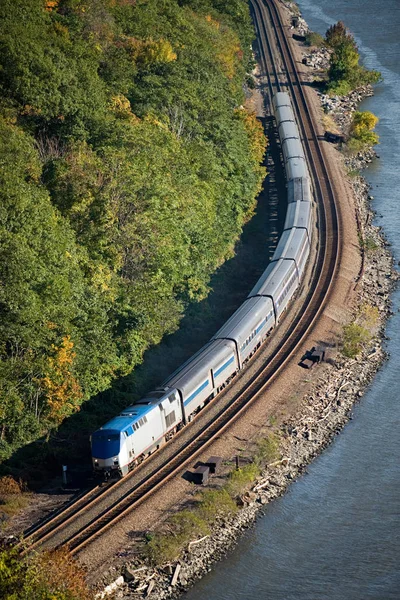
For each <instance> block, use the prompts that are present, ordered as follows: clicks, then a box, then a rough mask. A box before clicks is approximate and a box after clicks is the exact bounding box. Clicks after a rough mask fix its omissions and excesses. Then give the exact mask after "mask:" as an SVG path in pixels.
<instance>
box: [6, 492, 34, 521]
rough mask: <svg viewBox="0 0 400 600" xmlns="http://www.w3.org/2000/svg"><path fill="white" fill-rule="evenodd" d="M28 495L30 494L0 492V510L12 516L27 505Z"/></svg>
mask: <svg viewBox="0 0 400 600" xmlns="http://www.w3.org/2000/svg"><path fill="white" fill-rule="evenodd" d="M30 497H31V496H30V494H19V495H16V494H0V512H3V513H5V514H6V515H7V516H8V517H13V516H14V515H16V514H17V513H19V512H20V511H21V510H23V509H24V508H26V507H27V506H28V504H29V501H30Z"/></svg>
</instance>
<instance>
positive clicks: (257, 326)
mask: <svg viewBox="0 0 400 600" xmlns="http://www.w3.org/2000/svg"><path fill="white" fill-rule="evenodd" d="M273 109H274V114H275V119H276V125H277V128H278V132H279V138H280V142H281V148H282V156H283V161H284V166H285V173H286V179H287V200H288V208H287V214H286V220H285V224H284V231H283V233H282V236H281V238H280V240H279V242H278V245H277V247H276V250H275V253H274V255H273V257H272V260H271V262H270V264H269V265H268V267H267V268H266V270H265V271H264V273H263V274H262V275H261V277H260V278H259V280H258V281H257V283H256V284H255V286H254V287H253V289H252V290H251V292H250V294H249V295H248V297H247V299H246V300H245V301H244V302H243V304H242V305H241V306H240V307H239V308H238V309H237V310H236V311H235V313H234V314H233V315H232V316H231V317H230V319H228V321H227V322H226V323H225V324H224V325H223V326H222V327H221V329H220V330H219V331H218V332H217V333H216V334H215V335H214V337H213V338H212V339H211V340H210V341H209V342H208V343H207V344H206V345H205V346H204V347H203V348H201V349H200V350H199V351H198V352H197V353H196V354H195V355H194V356H192V357H191V358H190V359H189V360H188V361H187V362H186V363H184V364H183V365H182V366H181V367H179V369H177V370H176V371H175V372H174V373H173V374H172V375H170V377H168V378H167V379H166V380H165V381H164V382H163V383H162V384H161V386H160V388H159V389H157V390H156V391H153V392H150V393H149V394H147V396H146V397H145V398H142V399H141V400H138V401H137V402H135V403H134V404H133V405H132V406H129V407H128V408H126V409H125V410H123V411H122V412H121V413H120V415H118V416H116V417H114V418H113V419H111V421H109V422H108V423H106V424H105V425H104V426H103V427H101V428H100V429H99V430H98V431H96V432H95V433H94V434H93V435H92V438H91V444H92V459H93V467H94V470H95V472H98V473H103V474H105V475H106V476H108V475H109V474H111V473H113V472H115V473H119V474H120V475H122V476H123V475H126V474H127V473H128V471H129V470H130V469H131V468H132V467H134V466H135V465H137V464H138V463H139V462H141V461H142V460H143V459H144V458H145V457H146V456H148V455H149V454H151V453H152V452H153V451H154V450H156V449H157V448H159V447H160V446H162V445H163V444H164V443H165V442H166V441H167V440H168V439H169V438H170V437H171V436H172V435H174V433H175V432H176V431H177V430H178V429H180V428H181V427H182V426H183V425H185V424H187V423H188V422H189V421H190V420H191V419H192V418H193V416H194V415H195V414H196V413H197V412H198V411H199V410H200V409H201V408H202V407H204V406H205V405H206V404H207V402H208V401H209V400H210V399H211V398H213V397H214V396H215V395H216V394H218V393H219V392H220V391H221V390H222V389H223V388H224V387H225V386H226V385H227V384H228V383H229V382H230V381H231V380H232V379H233V377H234V376H235V375H236V374H237V372H238V371H240V370H241V369H242V368H243V366H244V365H245V364H246V362H247V361H248V360H249V359H250V358H251V357H252V356H253V354H254V353H255V352H256V351H257V349H258V348H259V347H260V346H261V344H262V343H263V342H264V341H265V340H266V338H267V337H268V335H269V333H270V332H271V331H272V330H273V329H274V327H276V325H277V323H278V322H279V319H280V318H281V315H282V313H283V312H284V311H285V310H286V308H287V306H288V304H289V302H290V300H291V299H292V298H293V295H294V294H295V292H296V290H297V288H298V286H299V284H300V281H301V278H302V276H303V274H304V271H305V267H306V263H307V258H308V256H309V253H310V245H311V239H312V219H313V210H312V201H311V188H310V179H309V174H308V169H307V162H306V157H305V154H304V150H303V145H302V143H301V138H300V133H299V129H298V126H297V123H296V118H295V115H294V112H293V109H292V105H291V100H290V97H289V95H288V94H287V93H286V92H278V93H277V94H276V95H275V96H274V98H273Z"/></svg>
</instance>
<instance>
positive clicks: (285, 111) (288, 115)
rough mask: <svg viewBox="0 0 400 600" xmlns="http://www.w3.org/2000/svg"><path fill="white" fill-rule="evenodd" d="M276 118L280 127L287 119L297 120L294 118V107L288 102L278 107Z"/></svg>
mask: <svg viewBox="0 0 400 600" xmlns="http://www.w3.org/2000/svg"><path fill="white" fill-rule="evenodd" d="M275 119H276V123H277V125H278V127H279V125H280V124H281V123H284V122H285V121H290V122H292V123H295V122H296V120H295V118H294V112H293V110H292V107H291V106H287V105H286V104H285V106H279V107H278V108H277V109H276V111H275Z"/></svg>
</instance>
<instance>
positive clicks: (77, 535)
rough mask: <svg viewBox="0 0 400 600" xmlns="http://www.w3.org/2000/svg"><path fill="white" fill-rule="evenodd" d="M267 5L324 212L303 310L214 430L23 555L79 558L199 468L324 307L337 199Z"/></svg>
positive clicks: (268, 47)
mask: <svg viewBox="0 0 400 600" xmlns="http://www.w3.org/2000/svg"><path fill="white" fill-rule="evenodd" d="M265 1H266V3H265V5H264V4H262V3H261V2H259V1H258V0H251V5H252V8H253V13H254V18H255V21H256V26H257V30H258V33H259V38H260V51H261V54H262V56H263V62H264V68H265V69H266V72H267V73H270V76H269V80H270V81H269V90H270V93H274V92H275V91H278V90H280V89H282V86H283V85H284V86H286V87H288V88H289V89H290V91H291V95H292V98H293V102H294V105H295V109H296V111H297V114H298V118H299V124H300V127H301V131H302V135H303V141H304V145H305V148H306V152H307V156H308V161H309V166H310V169H311V173H312V175H313V179H314V186H315V191H316V200H317V202H318V205H319V211H318V212H319V233H320V242H319V246H318V251H317V259H316V266H315V268H314V271H313V278H312V282H311V284H310V287H309V290H308V293H307V294H306V297H305V300H304V303H303V309H302V310H300V311H298V313H297V315H296V316H295V318H294V320H293V321H292V322H291V323H290V325H289V327H288V329H287V332H286V334H285V339H284V341H283V343H282V344H281V345H280V346H279V348H278V349H276V351H275V352H274V353H273V355H272V356H271V358H270V360H269V361H268V363H267V364H266V365H264V366H263V367H262V368H260V369H259V370H258V371H257V372H256V373H255V374H254V375H253V376H252V378H251V379H250V381H249V382H248V383H247V385H246V388H245V389H244V390H242V391H239V392H238V393H236V394H235V395H234V396H233V398H231V399H230V400H229V401H228V402H227V403H225V404H224V403H223V402H221V395H220V396H218V397H217V398H216V399H214V400H213V401H212V402H211V403H210V405H209V406H211V405H212V406H213V415H212V418H210V417H209V418H208V422H207V423H205V424H204V425H202V426H201V427H200V431H196V432H194V429H195V428H193V427H192V426H190V427H187V428H184V429H183V430H182V431H181V432H179V433H178V434H177V436H175V437H174V439H173V441H174V445H176V446H177V448H175V449H173V446H171V445H170V444H169V445H168V446H167V449H162V450H161V451H158V452H157V453H155V454H156V455H157V460H158V463H157V464H156V462H155V459H154V460H153V459H149V460H147V461H145V462H144V463H142V465H140V466H139V467H138V468H137V469H135V471H133V472H132V473H131V474H129V475H128V476H127V477H126V478H124V479H123V480H121V481H119V482H117V483H116V484H114V485H112V486H110V487H106V488H104V489H103V490H99V489H96V490H92V491H91V492H89V493H88V494H86V495H83V496H82V497H81V498H80V499H78V500H77V504H75V505H73V504H71V505H70V506H69V507H67V510H66V511H65V512H60V513H58V514H57V515H55V516H54V518H53V519H49V520H48V521H47V522H46V523H44V524H42V525H40V526H38V527H36V528H32V529H31V530H28V531H27V532H26V538H25V541H24V542H23V546H22V548H23V552H28V551H30V550H31V549H32V548H34V547H36V546H38V545H41V546H44V547H48V546H50V547H58V546H61V545H63V546H68V548H69V549H70V552H71V553H72V554H76V553H78V552H80V551H81V550H82V549H83V548H85V547H86V546H87V545H88V544H90V543H91V542H93V541H94V540H96V539H97V538H98V537H99V536H101V535H103V534H104V533H105V532H106V531H107V530H109V529H110V528H111V527H113V526H115V525H116V524H117V523H118V522H119V521H121V520H122V519H123V518H125V517H126V516H127V515H128V514H129V513H131V512H132V511H134V510H135V509H136V508H137V507H138V506H139V505H140V504H141V503H142V502H144V501H145V500H146V499H148V498H149V496H151V495H152V494H154V493H155V492H156V491H157V490H158V489H159V488H160V487H161V486H163V485H165V483H166V482H167V481H168V480H170V479H172V478H173V477H175V476H176V475H177V474H179V473H181V472H182V470H183V469H184V468H185V467H186V466H187V465H189V464H193V461H194V459H195V458H196V456H197V455H199V454H200V453H201V452H204V451H205V449H206V448H207V447H208V446H209V445H210V444H211V443H212V442H213V441H214V440H215V438H216V437H217V436H220V435H221V434H222V433H223V432H224V431H226V430H227V429H228V428H229V427H230V426H231V425H232V423H233V422H234V421H235V420H236V419H238V418H239V417H240V416H241V415H243V413H244V412H245V411H246V410H247V409H248V407H249V405H250V404H251V403H252V402H254V401H255V400H256V399H257V398H258V397H259V396H260V395H261V394H262V393H264V392H265V391H266V389H267V388H268V386H269V385H270V384H271V382H272V381H273V380H274V379H275V378H276V377H277V376H278V375H279V374H280V373H281V371H282V369H283V368H284V367H285V365H286V364H287V362H288V361H289V360H290V359H291V357H292V356H293V354H294V353H295V352H296V350H298V349H299V347H300V346H301V344H302V342H303V340H304V338H305V337H306V335H307V334H308V333H309V332H310V330H311V328H312V327H313V325H314V323H315V321H316V320H317V319H318V317H319V316H320V314H321V312H322V310H323V308H324V306H325V304H326V301H327V298H328V296H329V292H330V290H331V287H332V283H333V281H334V277H335V273H336V269H337V264H338V260H339V255H340V246H339V228H338V215H337V211H336V202H335V197H334V194H333V191H332V188H331V185H330V182H329V176H328V170H327V168H326V165H325V161H324V157H323V154H322V152H321V148H320V145H319V140H318V137H317V135H316V133H315V129H314V126H313V123H312V121H311V118H310V116H309V111H308V108H307V101H306V98H305V96H304V93H303V91H302V86H301V81H300V79H299V77H298V75H297V72H296V68H295V62H294V59H293V56H292V54H291V49H290V46H289V44H288V42H287V40H286V37H285V35H284V29H283V25H282V23H281V20H280V15H279V12H278V10H277V8H276V6H275V4H274V2H273V0H265ZM266 15H267V16H268V20H269V21H270V23H271V25H270V27H273V29H274V31H275V36H276V40H275V42H274V43H275V44H276V46H277V47H279V49H280V52H281V53H282V60H283V62H284V64H285V66H286V68H285V74H284V75H283V78H284V81H282V73H281V75H279V74H278V68H277V67H276V65H275V61H274V58H273V55H274V51H273V48H272V43H271V40H269V37H271V34H269V33H268V32H267V26H266V24H265V22H264V21H265V16H266ZM267 344H268V341H267ZM222 396H223V395H222ZM222 405H223V406H222ZM206 414H207V410H206V411H203V412H201V413H200V414H199V415H198V417H196V418H195V419H194V422H195V423H196V422H199V421H198V419H199V418H200V417H202V415H203V416H204V415H206ZM192 430H193V433H191V432H192ZM168 448H169V451H168V452H166V451H165V450H168ZM118 490H120V493H119V497H115V496H116V495H117V494H118ZM113 495H114V496H113ZM110 498H112V499H110ZM83 516H86V519H83V520H82V523H79V521H78V518H80V517H83ZM70 525H74V527H73V528H72V531H71V529H70V530H68V527H69V526H70ZM67 526H68V527H67Z"/></svg>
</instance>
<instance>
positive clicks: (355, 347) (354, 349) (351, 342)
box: [342, 323, 370, 358]
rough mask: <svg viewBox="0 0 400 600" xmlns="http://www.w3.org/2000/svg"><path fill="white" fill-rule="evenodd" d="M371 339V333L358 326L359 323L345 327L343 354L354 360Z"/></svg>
mask: <svg viewBox="0 0 400 600" xmlns="http://www.w3.org/2000/svg"><path fill="white" fill-rule="evenodd" d="M369 339H370V333H369V331H368V330H367V329H366V328H365V327H363V326H362V325H357V323H350V324H349V325H345V326H344V327H343V349H342V352H343V354H344V355H345V356H347V357H348V358H354V357H355V356H357V354H359V352H360V351H361V349H362V346H363V344H364V343H365V342H367V341H368V340H369Z"/></svg>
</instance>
